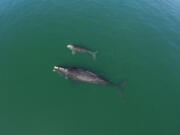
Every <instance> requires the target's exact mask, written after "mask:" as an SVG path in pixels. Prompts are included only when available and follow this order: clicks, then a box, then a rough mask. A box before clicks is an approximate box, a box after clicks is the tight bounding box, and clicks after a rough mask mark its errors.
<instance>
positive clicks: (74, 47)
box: [67, 45, 97, 59]
mask: <svg viewBox="0 0 180 135" xmlns="http://www.w3.org/2000/svg"><path fill="white" fill-rule="evenodd" d="M67 48H69V49H70V50H71V51H72V54H75V53H76V52H81V53H88V54H90V55H92V57H93V59H95V58H96V54H97V51H95V52H93V51H90V50H88V49H85V48H82V47H79V46H75V45H67Z"/></svg>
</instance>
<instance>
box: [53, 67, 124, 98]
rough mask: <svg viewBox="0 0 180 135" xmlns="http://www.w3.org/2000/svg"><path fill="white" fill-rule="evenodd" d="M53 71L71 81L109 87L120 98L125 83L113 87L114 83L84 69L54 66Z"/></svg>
mask: <svg viewBox="0 0 180 135" xmlns="http://www.w3.org/2000/svg"><path fill="white" fill-rule="evenodd" d="M53 71H55V72H57V73H60V74H62V75H64V76H65V77H66V78H68V79H71V80H76V81H80V82H85V83H90V84H101V85H109V86H113V87H116V88H118V90H119V92H120V95H121V96H122V91H121V89H122V87H123V85H124V84H125V82H123V83H121V85H115V84H114V83H112V82H110V81H108V80H106V79H104V78H103V77H100V76H98V75H97V74H95V73H93V72H91V71H88V70H86V69H82V68H77V67H57V66H55V67H54V69H53Z"/></svg>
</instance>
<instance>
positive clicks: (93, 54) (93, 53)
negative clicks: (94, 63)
mask: <svg viewBox="0 0 180 135" xmlns="http://www.w3.org/2000/svg"><path fill="white" fill-rule="evenodd" d="M97 53H98V51H95V52H91V55H92V57H93V59H96V54H97Z"/></svg>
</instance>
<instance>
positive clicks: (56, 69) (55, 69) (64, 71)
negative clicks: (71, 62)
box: [53, 66, 68, 74]
mask: <svg viewBox="0 0 180 135" xmlns="http://www.w3.org/2000/svg"><path fill="white" fill-rule="evenodd" d="M53 71H54V72H61V73H65V74H66V73H67V72H68V69H66V68H64V67H57V66H54V68H53Z"/></svg>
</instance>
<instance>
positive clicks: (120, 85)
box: [116, 80, 127, 98]
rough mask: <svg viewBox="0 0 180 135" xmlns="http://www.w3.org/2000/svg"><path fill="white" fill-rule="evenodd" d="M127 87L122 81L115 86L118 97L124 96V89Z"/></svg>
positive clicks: (124, 81)
mask: <svg viewBox="0 0 180 135" xmlns="http://www.w3.org/2000/svg"><path fill="white" fill-rule="evenodd" d="M126 85H127V80H122V81H121V82H120V84H119V85H116V88H117V89H118V92H119V95H120V97H121V98H122V97H123V94H124V88H125V87H126Z"/></svg>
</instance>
